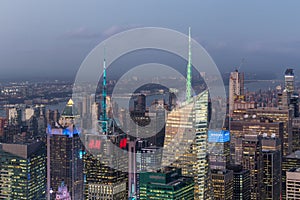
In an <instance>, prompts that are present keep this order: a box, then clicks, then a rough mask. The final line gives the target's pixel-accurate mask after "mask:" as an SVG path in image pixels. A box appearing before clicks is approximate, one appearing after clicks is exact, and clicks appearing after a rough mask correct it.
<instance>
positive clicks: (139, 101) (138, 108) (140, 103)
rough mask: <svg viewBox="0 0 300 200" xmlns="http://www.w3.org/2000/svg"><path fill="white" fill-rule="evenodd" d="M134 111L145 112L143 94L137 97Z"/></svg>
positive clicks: (144, 97)
mask: <svg viewBox="0 0 300 200" xmlns="http://www.w3.org/2000/svg"><path fill="white" fill-rule="evenodd" d="M134 110H135V111H139V112H145V111H146V96H145V95H144V94H140V95H138V96H137V100H135V101H134Z"/></svg>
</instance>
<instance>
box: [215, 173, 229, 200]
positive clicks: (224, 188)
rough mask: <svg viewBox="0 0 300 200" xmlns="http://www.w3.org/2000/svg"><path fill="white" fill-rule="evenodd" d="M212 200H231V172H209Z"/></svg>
mask: <svg viewBox="0 0 300 200" xmlns="http://www.w3.org/2000/svg"><path fill="white" fill-rule="evenodd" d="M211 176H212V186H213V189H214V199H216V200H221V199H224V200H231V199H232V198H233V171H231V170H227V169H222V170H221V169H214V170H212V171H211Z"/></svg>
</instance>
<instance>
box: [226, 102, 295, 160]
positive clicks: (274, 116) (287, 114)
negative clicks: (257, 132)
mask: <svg viewBox="0 0 300 200" xmlns="http://www.w3.org/2000/svg"><path fill="white" fill-rule="evenodd" d="M245 118H248V119H251V118H252V119H251V120H254V121H255V120H257V121H260V119H267V120H272V121H273V122H283V140H282V141H283V155H289V154H290V153H292V142H293V138H292V118H293V114H292V110H291V109H280V108H273V107H264V108H257V109H247V110H246V111H240V110H235V111H234V113H233V121H239V120H245ZM231 123H232V122H231ZM232 127H233V126H231V128H232ZM230 130H231V129H230ZM231 133H232V131H231ZM262 133H263V132H262ZM275 133H276V132H275Z"/></svg>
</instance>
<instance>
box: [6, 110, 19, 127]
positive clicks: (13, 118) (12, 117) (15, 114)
mask: <svg viewBox="0 0 300 200" xmlns="http://www.w3.org/2000/svg"><path fill="white" fill-rule="evenodd" d="M7 119H8V124H9V125H21V122H22V110H21V109H20V108H10V109H8V111H7Z"/></svg>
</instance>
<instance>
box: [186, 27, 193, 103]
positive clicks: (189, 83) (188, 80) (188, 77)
mask: <svg viewBox="0 0 300 200" xmlns="http://www.w3.org/2000/svg"><path fill="white" fill-rule="evenodd" d="M188 56H189V58H188V64H187V72H186V100H187V101H188V102H189V101H190V100H191V88H192V72H191V67H192V51H191V27H189V54H188Z"/></svg>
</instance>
